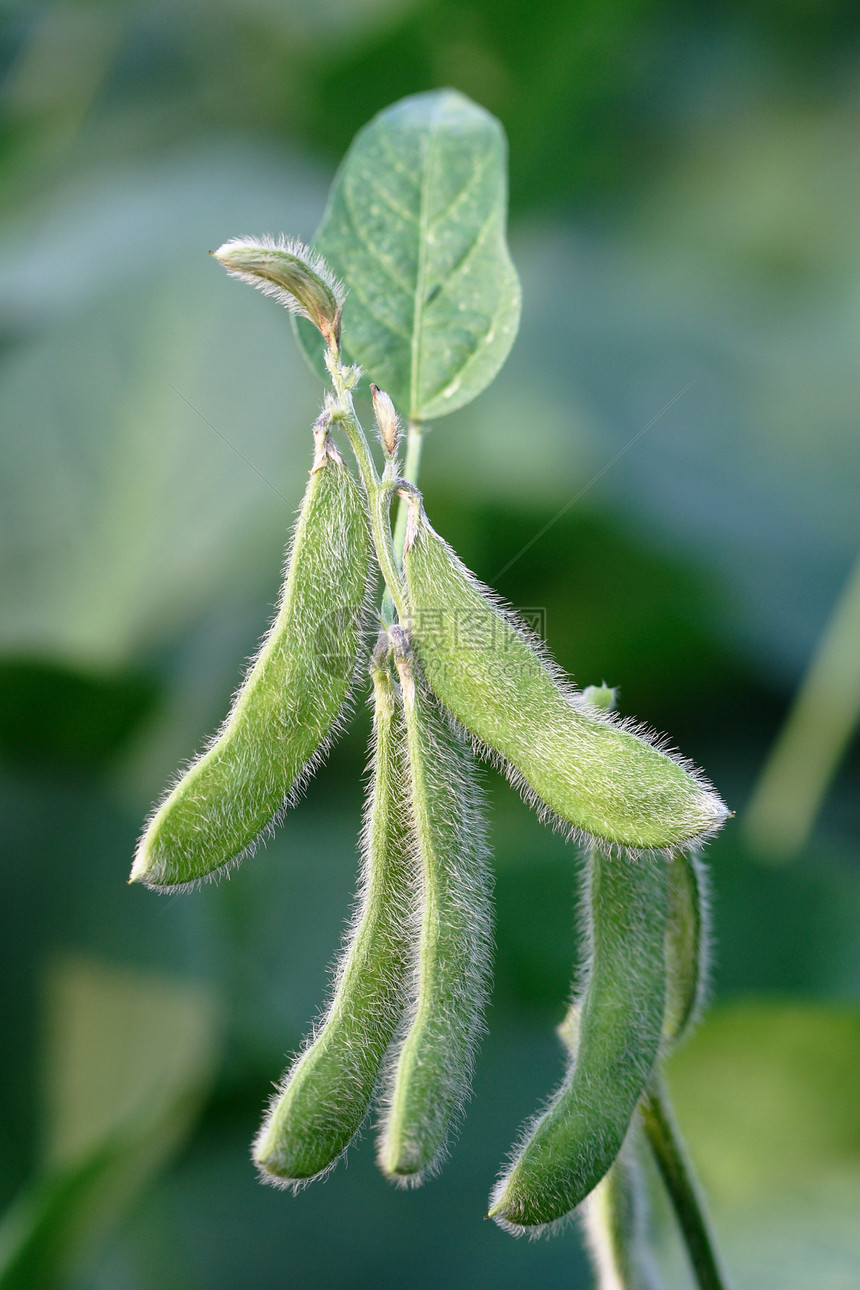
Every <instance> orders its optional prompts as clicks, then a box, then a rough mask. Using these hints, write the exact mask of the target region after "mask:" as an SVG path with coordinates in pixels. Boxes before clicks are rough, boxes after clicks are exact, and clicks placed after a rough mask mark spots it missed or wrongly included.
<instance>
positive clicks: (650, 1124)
mask: <svg viewBox="0 0 860 1290" xmlns="http://www.w3.org/2000/svg"><path fill="white" fill-rule="evenodd" d="M641 1115H642V1123H643V1126H644V1128H645V1133H646V1135H647V1137H648V1141H649V1143H650V1145H651V1149H652V1151H653V1152H654V1156H655V1158H656V1161H657V1167H658V1169H659V1170H660V1173H661V1175H662V1178H663V1182H664V1183H665V1184H666V1190H667V1191H668V1193H669V1198H670V1200H671V1202H672V1205H673V1208H674V1210H675V1216H676V1218H677V1220H678V1226H679V1227H680V1229H681V1235H682V1236H683V1238H684V1242H685V1244H686V1246H687V1253H688V1255H689V1257H690V1263H691V1265H692V1268H693V1272H694V1274H695V1277H696V1282H697V1283H698V1286H699V1290H728V1287H729V1282H728V1280H727V1278H726V1276H725V1273H724V1272H723V1270H722V1268H721V1267H720V1264H719V1260H718V1258H717V1252H716V1248H715V1246H714V1242H713V1238H712V1236H711V1232H710V1229H709V1225H708V1220H707V1218H706V1216H705V1210H704V1206H703V1202H702V1200H701V1197H700V1196H699V1193H698V1188H697V1186H696V1181H695V1178H694V1176H693V1170H692V1166H691V1165H690V1162H689V1161H688V1160H687V1154H686V1151H685V1150H684V1144H683V1142H682V1141H681V1136H680V1134H679V1132H678V1129H677V1126H676V1125H675V1122H674V1119H673V1116H672V1112H671V1110H670V1107H669V1102H668V1099H667V1097H666V1094H665V1092H664V1090H663V1088H662V1087H661V1085H660V1083H659V1082H658V1081H656V1080H655V1081H654V1082H653V1083H652V1084H651V1086H650V1087H649V1089H648V1091H647V1093H646V1094H645V1097H644V1098H643V1100H642V1104H641Z"/></svg>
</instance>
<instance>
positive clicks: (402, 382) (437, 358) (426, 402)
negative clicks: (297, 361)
mask: <svg viewBox="0 0 860 1290" xmlns="http://www.w3.org/2000/svg"><path fill="white" fill-rule="evenodd" d="M506 157H507V145H506V142H505V136H504V132H503V130H502V128H501V126H500V125H499V123H498V121H497V120H496V119H495V117H492V116H490V114H489V113H488V112H485V111H484V110H483V108H480V107H478V106H477V105H476V104H474V103H472V102H471V101H470V100H469V99H467V98H465V97H464V96H463V95H462V94H458V93H457V92H456V91H455V90H439V91H436V92H434V93H432V94H417V95H415V96H414V97H412V98H407V99H403V100H401V101H400V102H399V103H395V104H394V105H393V106H392V107H390V108H386V110H385V111H384V112H381V113H380V114H379V116H377V117H375V118H374V120H373V121H371V122H370V124H369V125H367V126H366V127H365V128H364V129H363V130H362V131H361V132H360V133H359V134H358V136H357V137H356V139H355V141H354V142H353V144H352V147H351V148H350V150H349V152H348V153H347V155H346V158H345V160H344V162H343V165H342V166H341V168H340V170H339V172H338V174H337V177H336V178H335V181H334V186H333V188H332V192H331V197H330V199H329V206H328V210H327V211H326V214H325V217H324V219H323V223H322V227H321V228H320V230H319V233H318V235H317V237H316V239H315V247H316V249H317V250H318V251H319V252H320V253H321V254H322V255H323V257H324V258H325V260H326V261H327V263H328V264H329V265H330V267H331V268H332V269H333V270H334V272H335V273H336V274H337V275H338V276H339V277H340V278H342V279H343V281H344V282H345V284H346V286H347V289H348V293H349V294H348V296H347V300H346V304H345V306H344V311H343V330H342V345H343V352H344V355H345V357H346V358H347V359H348V360H349V361H350V362H355V363H360V364H361V366H362V367H363V368H364V369H365V371H366V372H367V373H368V375H369V376H370V377H371V379H372V380H373V381H375V382H376V383H377V385H380V386H381V387H382V388H383V389H384V390H386V391H387V392H388V393H389V394H390V395H391V397H392V399H393V400H394V402H395V404H396V405H397V407H398V409H399V410H400V411H401V412H404V413H405V414H406V415H407V416H408V417H410V418H411V419H412V420H415V421H425V420H429V419H431V418H434V417H440V416H444V415H445V413H447V412H453V411H454V410H455V409H456V408H460V407H463V405H464V404H466V403H469V402H471V400H472V399H474V398H475V397H476V396H477V395H478V394H480V393H481V391H482V390H484V389H486V387H487V386H488V385H489V384H490V382H491V381H492V379H493V377H494V376H495V375H496V373H497V372H498V370H499V368H500V367H501V366H502V363H503V362H504V361H505V359H506V358H507V355H508V352H509V350H510V348H511V345H512V344H513V342H514V337H515V336H516V333H517V328H518V326H519V317H520V286H519V279H518V278H517V274H516V270H515V269H514V266H513V264H512V263H511V259H510V255H509V254H508V249H507V243H506V241H505V220H506V213H507V172H506ZM296 322H297V330H298V333H299V337H300V340H301V343H302V345H303V347H304V349H305V352H306V354H307V355H308V357H309V359H310V360H311V363H312V365H313V367H314V369H315V370H317V371H324V367H323V361H322V345H321V343H320V337H319V334H318V333H317V332H316V330H315V329H314V328H313V327H310V326H309V325H308V324H306V323H303V322H302V321H301V320H296Z"/></svg>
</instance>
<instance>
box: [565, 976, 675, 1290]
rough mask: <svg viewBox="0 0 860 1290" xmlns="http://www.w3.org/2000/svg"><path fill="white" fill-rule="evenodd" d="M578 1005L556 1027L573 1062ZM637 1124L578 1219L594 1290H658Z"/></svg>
mask: <svg viewBox="0 0 860 1290" xmlns="http://www.w3.org/2000/svg"><path fill="white" fill-rule="evenodd" d="M579 1021H580V1005H579V1001H578V1000H574V1001H573V1003H572V1004H571V1005H570V1008H569V1009H568V1012H567V1015H566V1017H565V1019H564V1021H563V1022H562V1023H561V1025H560V1026H559V1027H558V1036H559V1038H560V1039H561V1041H562V1043H563V1044H564V1046H565V1048H566V1049H567V1051H568V1055H569V1056H570V1058H571V1060H572V1061H575V1060H576V1051H577V1046H578V1044H579ZM639 1137H640V1134H639V1132H638V1130H637V1129H636V1128H634V1129H632V1130H631V1132H630V1133H628V1135H627V1138H626V1139H625V1141H624V1145H623V1146H622V1148H621V1150H620V1152H619V1153H618V1155H617V1156H616V1158H615V1160H613V1162H612V1164H611V1165H610V1167H609V1171H608V1173H606V1174H605V1176H604V1177H603V1178H602V1179H601V1180H600V1182H599V1183H598V1184H597V1186H596V1187H595V1188H594V1190H593V1191H591V1192H589V1194H588V1195H587V1196H586V1198H585V1200H584V1201H583V1202H582V1204H581V1205H580V1207H579V1210H578V1217H579V1219H580V1222H581V1224H582V1234H583V1238H584V1241H585V1246H586V1249H587V1250H588V1253H589V1255H590V1257H591V1263H592V1267H593V1268H594V1274H595V1279H596V1280H595V1290H658V1285H659V1283H658V1280H657V1275H656V1269H655V1267H654V1263H653V1259H652V1256H651V1250H650V1247H649V1243H648V1230H647V1229H648V1199H647V1195H646V1190H645V1180H644V1178H643V1177H642V1168H641V1165H640V1162H639V1146H640V1143H639Z"/></svg>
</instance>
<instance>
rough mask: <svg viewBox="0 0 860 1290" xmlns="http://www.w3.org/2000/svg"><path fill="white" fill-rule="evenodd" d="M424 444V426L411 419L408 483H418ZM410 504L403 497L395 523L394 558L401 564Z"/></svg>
mask: <svg viewBox="0 0 860 1290" xmlns="http://www.w3.org/2000/svg"><path fill="white" fill-rule="evenodd" d="M423 446H424V426H423V425H422V424H421V422H420V421H410V422H409V430H408V432H407V435H406V460H405V461H404V463H403V471H402V474H401V478H402V479H405V480H406V482H407V484H416V485H417V483H418V472H419V469H420V467H421V449H422V447H423ZM408 513H409V504H408V502H407V501H406V499H405V498H403V497H401V499H400V502H399V504H398V507H397V520H396V523H395V525H394V558H395V559H396V561H397V563H398V564H399V563H400V561H401V558H402V553H403V541H404V539H405V537H406V517H407V515H408Z"/></svg>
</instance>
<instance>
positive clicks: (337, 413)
mask: <svg viewBox="0 0 860 1290" xmlns="http://www.w3.org/2000/svg"><path fill="white" fill-rule="evenodd" d="M329 371H330V372H331V378H332V385H333V386H334V391H335V395H336V396H337V402H336V403H335V405H334V406H333V407H332V408H331V413H332V418H333V420H334V421H336V422H337V424H338V425H339V426H340V427H341V428H342V430H343V431H344V433H345V434H346V437H347V439H348V440H349V446H350V448H351V449H352V452H353V456H354V457H355V462H356V465H357V466H358V473H359V475H360V476H361V481H362V483H363V485H364V489H365V492H366V494H367V504H368V508H369V510H370V530H371V534H372V536H373V545H374V547H375V549H376V558H377V560H378V561H379V567H380V569H381V570H382V577H383V580H384V582H385V597H384V599H383V604H382V611H381V617H382V618H383V621H385V622H388V621H389V620H390V617H391V613H390V611H389V612H388V613H386V606H387V605H393V607H394V608H395V609H396V610H397V615H398V617H399V618H400V619H401V621H403V622H405V621H406V620H407V619H408V610H407V606H406V597H405V595H404V593H403V580H402V577H401V574H400V570H399V568H398V566H397V561H396V559H395V556H394V548H393V545H392V538H391V515H390V510H391V483H390V481H389V480H387V479H380V477H379V474H378V472H377V469H376V466H375V464H374V461H373V455H372V453H371V451H370V447H369V445H368V442H367V438H366V437H365V433H364V431H363V430H362V428H361V422H360V421H359V419H358V417H357V416H356V414H355V407H354V406H353V402H352V392H351V386H350V385H349V383H348V382H347V372H346V371H345V369H344V368H343V367H341V365H340V361H339V357H338V355H336V354H332V356H331V362H330V364H329Z"/></svg>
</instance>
